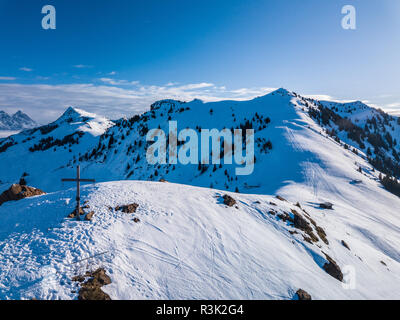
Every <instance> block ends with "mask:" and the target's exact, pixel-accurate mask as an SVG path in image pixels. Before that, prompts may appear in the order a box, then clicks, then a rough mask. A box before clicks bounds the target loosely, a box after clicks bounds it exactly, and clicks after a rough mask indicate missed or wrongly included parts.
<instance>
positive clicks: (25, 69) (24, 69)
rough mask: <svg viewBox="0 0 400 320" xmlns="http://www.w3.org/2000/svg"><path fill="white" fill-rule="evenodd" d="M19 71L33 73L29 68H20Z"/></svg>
mask: <svg viewBox="0 0 400 320" xmlns="http://www.w3.org/2000/svg"><path fill="white" fill-rule="evenodd" d="M19 70H21V71H25V72H32V71H33V69H31V68H27V67H22V68H19Z"/></svg>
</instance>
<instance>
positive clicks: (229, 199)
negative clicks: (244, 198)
mask: <svg viewBox="0 0 400 320" xmlns="http://www.w3.org/2000/svg"><path fill="white" fill-rule="evenodd" d="M222 198H223V199H224V204H225V205H227V206H228V207H233V206H234V205H235V204H236V200H235V199H233V198H232V197H231V196H228V195H227V194H226V195H224V196H223V197H222Z"/></svg>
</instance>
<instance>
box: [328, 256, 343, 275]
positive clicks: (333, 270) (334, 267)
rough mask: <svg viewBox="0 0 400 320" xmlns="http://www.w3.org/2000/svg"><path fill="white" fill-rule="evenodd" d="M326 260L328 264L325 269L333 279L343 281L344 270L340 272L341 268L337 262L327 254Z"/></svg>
mask: <svg viewBox="0 0 400 320" xmlns="http://www.w3.org/2000/svg"><path fill="white" fill-rule="evenodd" d="M324 255H325V257H326V260H328V262H327V263H325V264H324V266H323V268H324V270H325V271H326V273H328V274H329V275H331V276H332V277H334V278H335V279H337V280H339V281H343V273H342V270H340V267H339V266H338V264H337V263H336V261H335V260H333V259H332V258H331V257H330V256H328V255H327V254H326V253H324Z"/></svg>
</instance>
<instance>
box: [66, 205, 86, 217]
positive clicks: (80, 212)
mask: <svg viewBox="0 0 400 320" xmlns="http://www.w3.org/2000/svg"><path fill="white" fill-rule="evenodd" d="M84 214H85V212H84V211H83V209H82V208H81V207H79V215H80V216H83V215H84ZM67 218H76V209H74V211H72V212H71V213H70V214H69V215H68V216H67Z"/></svg>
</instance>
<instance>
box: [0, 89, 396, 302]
mask: <svg viewBox="0 0 400 320" xmlns="http://www.w3.org/2000/svg"><path fill="white" fill-rule="evenodd" d="M328 109H329V110H330V111H332V112H330V111H329V110H328ZM345 117H346V118H345ZM349 118H351V120H349ZM346 119H347V120H349V121H353V122H354V123H357V122H360V123H362V124H363V125H364V127H367V128H366V129H365V131H364V133H360V131H359V129H357V128H356V129H355V127H354V126H351V125H349V122H347V120H346ZM374 119H375V120H374ZM169 120H176V121H177V122H178V130H180V129H182V128H186V127H191V128H196V129H198V128H210V129H211V128H217V129H219V130H221V129H222V128H224V127H226V128H231V127H234V128H237V127H240V126H247V125H249V124H250V125H251V126H252V127H253V128H254V129H255V131H256V136H255V137H256V141H258V142H259V143H256V150H255V154H256V164H255V169H254V173H253V174H252V175H250V176H242V177H240V176H235V174H234V170H235V168H236V166H235V165H225V164H223V165H222V166H221V168H220V167H219V166H216V168H215V170H214V168H213V166H212V165H210V166H209V167H208V168H206V170H205V171H203V170H200V171H199V168H198V166H197V165H187V166H183V165H176V166H172V165H170V166H168V165H166V166H158V167H154V166H150V165H148V164H147V163H146V160H145V152H146V141H145V136H146V132H147V130H149V129H151V128H158V127H160V128H162V129H163V130H164V131H166V132H167V131H168V129H167V128H168V121H169ZM353 122H351V123H352V124H354V123H353ZM358 128H361V127H358ZM383 128H385V129H383ZM398 128H399V124H398V120H397V118H395V117H391V116H388V115H386V114H384V113H381V112H380V111H379V110H376V109H372V108H369V107H366V106H365V105H363V104H361V103H357V102H356V103H351V104H346V105H341V104H337V103H333V102H332V103H328V102H319V101H315V100H311V99H305V98H303V97H301V96H299V95H297V94H295V93H291V92H288V91H286V90H284V89H280V90H277V91H275V92H273V93H271V94H269V95H267V96H264V97H259V98H256V99H254V100H251V101H244V102H237V101H223V102H218V103H203V102H202V101H200V100H194V101H192V102H189V103H183V102H179V101H174V100H163V101H160V102H157V103H155V104H153V105H152V107H151V110H150V111H149V112H147V113H145V114H143V115H141V116H136V117H133V118H131V119H121V120H118V121H115V122H111V121H109V120H107V119H104V118H102V117H98V116H96V115H92V114H88V113H85V112H84V111H82V110H77V109H72V108H70V109H68V110H67V111H66V113H65V114H64V115H63V116H62V117H61V118H60V119H58V120H57V121H56V122H55V123H53V124H50V125H48V126H45V127H41V128H38V129H34V130H30V131H25V132H22V133H20V134H18V135H16V136H13V137H11V138H8V139H3V140H0V151H1V148H3V149H5V150H3V151H2V152H1V153H0V180H1V181H2V182H0V191H2V190H4V189H5V188H8V187H9V184H10V183H11V182H15V180H16V179H18V178H19V177H20V176H21V174H22V173H23V172H28V173H29V176H28V177H27V180H28V183H29V184H31V185H33V186H35V187H39V188H42V189H44V190H45V191H48V192H50V191H56V190H60V189H62V188H63V186H62V185H61V183H60V179H61V178H64V177H69V176H72V175H74V172H75V171H74V170H73V167H74V166H75V165H76V164H77V163H78V162H80V163H81V165H82V167H83V173H82V175H83V176H84V177H87V178H95V179H96V180H97V181H112V180H125V179H132V180H156V181H158V180H160V179H161V178H164V179H166V180H167V181H169V182H170V183H160V182H150V181H114V182H105V183H100V184H97V185H92V186H85V187H84V188H83V201H84V200H88V201H89V206H90V210H94V211H95V218H94V220H93V221H92V222H76V221H72V220H68V219H66V216H67V215H68V214H69V213H70V212H71V211H72V209H73V207H74V200H73V199H74V197H75V194H74V192H75V190H74V189H70V190H65V191H57V192H54V193H50V194H48V195H44V196H40V197H36V198H31V199H25V200H21V201H19V202H9V203H5V204H3V205H2V206H0V298H1V299H20V298H32V297H36V298H40V299H60V298H61V299H75V298H76V297H77V293H76V290H77V288H76V284H74V283H73V282H72V281H71V278H72V277H73V276H76V275H78V274H82V273H84V272H85V271H87V269H88V268H89V269H90V268H95V267H97V266H103V267H105V269H106V270H107V272H108V274H110V276H111V279H112V284H110V285H109V286H107V287H105V288H104V290H105V291H106V292H107V293H108V294H109V295H110V296H111V298H113V299H140V298H156V299H158V298H165V299H185V298H187V299H189V298H196V299H201V298H208V299H224V298H225V299H231V298H236V299H245V298H249V299H256V298H259V299H292V298H293V297H294V293H295V292H296V291H297V289H299V288H302V289H304V290H306V291H307V292H309V293H310V294H311V295H312V297H313V298H314V299H348V298H349V299H373V298H376V299H398V298H399V297H400V289H399V288H400V273H399V271H400V264H399V263H400V250H399V247H400V238H399V236H398V235H399V232H400V216H399V214H398V210H397V209H396V208H398V207H399V206H400V198H399V197H396V196H395V195H393V194H391V193H389V192H388V191H386V190H385V189H384V188H383V187H382V186H381V184H380V182H379V179H378V176H379V174H380V172H379V171H378V170H376V169H374V168H373V167H372V164H371V159H372V157H374V155H373V154H371V156H367V155H366V153H367V151H366V150H367V148H368V147H370V148H371V147H373V146H375V147H374V148H375V149H376V150H374V152H375V151H376V157H381V158H382V157H383V156H387V157H389V156H390V157H392V159H394V160H393V161H395V153H394V152H393V150H391V149H390V148H392V149H394V150H396V149H397V148H398V145H397V144H395V143H394V142H393V139H392V146H391V147H390V143H389V141H390V139H388V138H387V134H386V133H387V132H392V134H391V136H393V137H394V139H396V137H398V133H397V130H398ZM332 129H334V130H335V131H336V133H335V134H332V132H331V131H332ZM378 134H379V135H380V136H381V140H379V139H378V141H380V144H382V141H383V145H379V144H377V143H376V140H370V139H371V135H374V137H377V136H376V135H378ZM71 136H72V137H73V139H71V138H65V137H71ZM49 137H50V138H49ZM43 139H44V141H43ZM46 139H47V140H46ZM354 139H356V140H358V141H356V140H354ZM55 141H60V142H57V143H55ZM267 141H269V142H271V145H272V148H267V149H265V148H263V145H264V144H265V143H266V142H267ZM368 141H371V142H372V143H370V142H368ZM61 142H62V143H61ZM64 142H65V143H64ZM360 142H361V143H364V147H362V146H360V145H359V143H360ZM7 144H8V145H7ZM48 145H51V147H50V148H47V147H48ZM349 145H350V146H352V147H351V148H349ZM54 148H55V149H56V151H54ZM29 149H31V150H33V151H30V150H29ZM69 150H71V151H69ZM382 155H383V156H382ZM10 168H11V169H10ZM384 169H385V168H384ZM156 172H157V174H156ZM177 183H179V184H177ZM190 185H191V186H190ZM200 187H204V188H200ZM210 187H212V188H210ZM64 188H65V186H64ZM236 188H238V189H239V190H240V192H241V193H240V194H238V193H230V194H231V195H232V196H233V197H234V198H235V199H236V200H238V202H239V204H238V209H236V208H235V207H232V208H227V207H225V205H223V204H222V201H221V198H220V197H221V195H223V194H225V193H226V192H227V191H226V190H228V191H234V190H235V189H236ZM275 195H280V196H283V197H284V198H286V199H287V200H288V201H289V202H286V201H280V200H278V199H276V198H275ZM325 201H329V202H331V203H333V205H334V210H322V209H319V204H320V203H321V202H325ZM132 202H136V203H138V204H139V209H138V211H137V213H135V214H134V215H133V216H132V215H126V214H123V213H121V212H116V211H114V210H110V209H109V207H110V206H111V207H116V206H117V205H124V204H129V203H132ZM271 202H272V203H274V204H275V205H274V204H272V203H271ZM297 202H299V204H300V205H301V208H302V209H304V210H305V211H303V210H302V209H301V208H299V207H297V206H295V205H294V204H296V203H297ZM292 210H295V211H296V212H298V213H301V214H302V215H303V217H304V218H305V219H306V220H307V221H310V222H311V220H310V219H312V221H314V222H315V225H316V226H319V227H321V228H322V229H323V230H324V231H325V233H326V235H327V240H328V243H325V242H324V241H323V239H322V238H321V236H320V234H319V233H318V238H317V240H316V241H314V242H311V243H310V242H308V241H307V234H305V233H304V232H303V231H300V230H298V229H296V228H294V226H293V223H291V222H290V220H286V219H287V217H289V218H291V219H293V217H294V213H293V211H292ZM133 217H138V218H139V219H140V220H141V221H140V223H135V222H134V221H133ZM285 217H286V218H285ZM285 220H286V222H285ZM316 226H314V227H313V228H314V233H315V234H317V232H316V230H317V229H316V228H317V227H316ZM294 231H296V232H297V233H295V232H294ZM342 240H343V241H345V242H346V243H347V244H348V245H349V247H350V250H348V249H347V248H345V247H344V246H343V244H342ZM99 254H100V255H99ZM325 254H327V255H329V256H330V257H331V258H332V259H334V260H335V261H336V262H337V264H338V265H339V267H340V268H341V270H342V271H343V273H344V274H346V272H347V271H349V270H350V271H351V270H354V271H355V279H356V283H355V288H354V289H353V290H347V289H345V288H343V284H342V283H341V282H340V281H338V280H337V279H335V278H333V277H332V276H330V275H329V274H327V273H326V272H325V270H324V269H323V265H324V264H325V263H326V262H327V258H326V256H325ZM93 256H95V257H94V258H92V259H90V260H89V262H88V261H87V260H85V261H84V262H81V263H74V262H76V261H80V260H82V259H85V258H88V257H93ZM350 273H351V272H350ZM73 291H75V292H73Z"/></svg>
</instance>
